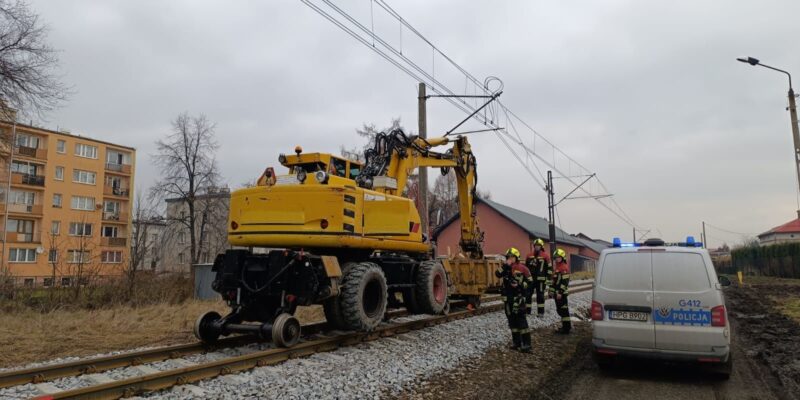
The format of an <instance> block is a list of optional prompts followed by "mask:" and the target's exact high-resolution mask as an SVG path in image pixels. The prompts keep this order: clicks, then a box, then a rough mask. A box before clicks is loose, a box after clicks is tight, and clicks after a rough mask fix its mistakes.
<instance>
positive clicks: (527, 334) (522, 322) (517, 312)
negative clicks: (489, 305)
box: [505, 299, 531, 351]
mask: <svg viewBox="0 0 800 400" xmlns="http://www.w3.org/2000/svg"><path fill="white" fill-rule="evenodd" d="M522 304H523V305H524V299H523V301H522ZM505 311H506V318H508V327H509V328H511V339H512V341H513V342H514V348H515V349H520V350H522V351H529V350H530V348H531V330H530V328H529V327H528V317H527V314H526V312H525V307H515V306H514V301H513V300H512V299H508V301H506V307H505Z"/></svg>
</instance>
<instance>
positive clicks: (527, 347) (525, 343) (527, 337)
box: [519, 332, 531, 353]
mask: <svg viewBox="0 0 800 400" xmlns="http://www.w3.org/2000/svg"><path fill="white" fill-rule="evenodd" d="M520 339H521V343H522V345H521V346H520V347H519V351H521V352H523V353H530V352H531V333H530V332H525V333H522V334H520Z"/></svg>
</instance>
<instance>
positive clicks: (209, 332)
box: [194, 311, 222, 343]
mask: <svg viewBox="0 0 800 400" xmlns="http://www.w3.org/2000/svg"><path fill="white" fill-rule="evenodd" d="M220 319H222V316H221V315H219V313H218V312H216V311H209V312H207V313H205V314H202V315H200V317H199V318H197V321H196V322H195V323H194V336H195V337H196V338H197V339H198V340H200V341H201V342H203V343H214V342H216V341H217V339H219V336H220V334H222V332H221V331H220V330H219V328H218V327H217V326H215V324H214V323H215V322H217V321H219V320H220Z"/></svg>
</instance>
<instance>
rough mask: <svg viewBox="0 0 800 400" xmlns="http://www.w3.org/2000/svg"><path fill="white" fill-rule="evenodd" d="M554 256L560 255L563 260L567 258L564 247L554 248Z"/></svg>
mask: <svg viewBox="0 0 800 400" xmlns="http://www.w3.org/2000/svg"><path fill="white" fill-rule="evenodd" d="M556 257H561V258H563V259H564V260H566V259H567V252H566V251H564V249H556Z"/></svg>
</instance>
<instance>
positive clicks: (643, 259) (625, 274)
mask: <svg viewBox="0 0 800 400" xmlns="http://www.w3.org/2000/svg"><path fill="white" fill-rule="evenodd" d="M600 285H602V286H603V287H606V288H608V289H611V290H653V282H652V276H651V271H650V253H649V252H642V253H611V254H606V256H605V258H604V259H603V265H602V276H600Z"/></svg>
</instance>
